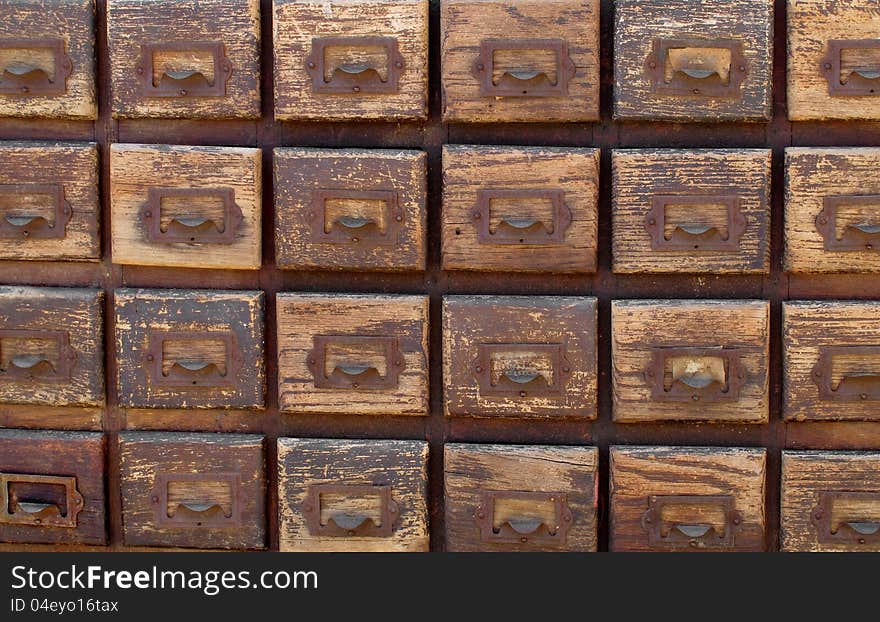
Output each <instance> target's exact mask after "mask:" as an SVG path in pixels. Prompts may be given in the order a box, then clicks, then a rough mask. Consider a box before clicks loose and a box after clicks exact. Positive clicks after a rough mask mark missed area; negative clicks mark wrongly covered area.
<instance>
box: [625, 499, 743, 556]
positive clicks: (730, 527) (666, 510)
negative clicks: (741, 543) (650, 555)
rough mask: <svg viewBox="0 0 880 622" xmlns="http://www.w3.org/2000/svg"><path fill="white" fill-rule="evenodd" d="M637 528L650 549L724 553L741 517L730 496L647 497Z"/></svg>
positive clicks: (731, 544)
mask: <svg viewBox="0 0 880 622" xmlns="http://www.w3.org/2000/svg"><path fill="white" fill-rule="evenodd" d="M641 524H642V529H644V530H645V531H647V532H648V543H649V546H650V547H651V548H657V549H669V548H672V549H679V548H699V549H728V548H732V547H733V546H734V543H735V539H736V533H737V532H738V531H740V530H741V529H742V514H741V513H740V512H739V511H737V510H736V508H735V501H734V498H733V497H732V496H730V495H667V496H650V497H648V509H647V511H646V512H645V513H644V514H643V515H642V520H641Z"/></svg>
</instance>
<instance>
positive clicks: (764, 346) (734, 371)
mask: <svg viewBox="0 0 880 622" xmlns="http://www.w3.org/2000/svg"><path fill="white" fill-rule="evenodd" d="M611 325H612V345H611V348H612V381H613V386H614V420H615V421H618V422H621V423H633V422H646V421H670V420H671V421H712V422H737V423H767V421H768V418H769V412H770V399H769V382H768V376H767V366H768V358H769V347H770V303H768V302H766V301H761V300H732V301H725V300H616V301H613V302H612V303H611Z"/></svg>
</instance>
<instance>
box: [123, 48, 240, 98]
mask: <svg viewBox="0 0 880 622" xmlns="http://www.w3.org/2000/svg"><path fill="white" fill-rule="evenodd" d="M135 72H136V73H137V75H138V79H139V80H140V83H141V88H142V92H143V95H144V97H222V96H224V95H226V82H227V81H228V80H229V78H230V77H231V76H232V63H231V62H230V61H229V59H228V58H226V51H225V47H224V45H223V43H220V42H217V41H207V42H202V41H199V42H187V41H181V42H170V43H145V44H143V45H141V59H140V61H139V62H138V65H137V67H136V68H135Z"/></svg>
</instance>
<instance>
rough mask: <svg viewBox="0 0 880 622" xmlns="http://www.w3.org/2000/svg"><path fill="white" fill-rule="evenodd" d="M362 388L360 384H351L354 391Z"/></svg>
mask: <svg viewBox="0 0 880 622" xmlns="http://www.w3.org/2000/svg"><path fill="white" fill-rule="evenodd" d="M360 386H361V385H360V383H359V382H352V383H351V388H352V389H357V388H358V387H360Z"/></svg>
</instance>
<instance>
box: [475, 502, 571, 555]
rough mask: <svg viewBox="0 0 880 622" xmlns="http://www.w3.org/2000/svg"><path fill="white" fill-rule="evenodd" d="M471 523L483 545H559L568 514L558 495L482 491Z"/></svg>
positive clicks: (566, 528)
mask: <svg viewBox="0 0 880 622" xmlns="http://www.w3.org/2000/svg"><path fill="white" fill-rule="evenodd" d="M474 521H475V522H476V523H477V527H479V529H480V540H482V541H484V542H508V543H514V542H518V543H525V542H529V541H532V542H556V543H560V544H563V543H565V539H566V536H567V535H568V530H569V529H570V528H571V525H572V514H571V510H570V509H569V507H568V501H567V498H566V496H565V495H564V494H562V493H559V492H530V491H519V490H484V491H483V492H482V495H481V499H480V505H479V507H477V509H476V510H475V511H474Z"/></svg>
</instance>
